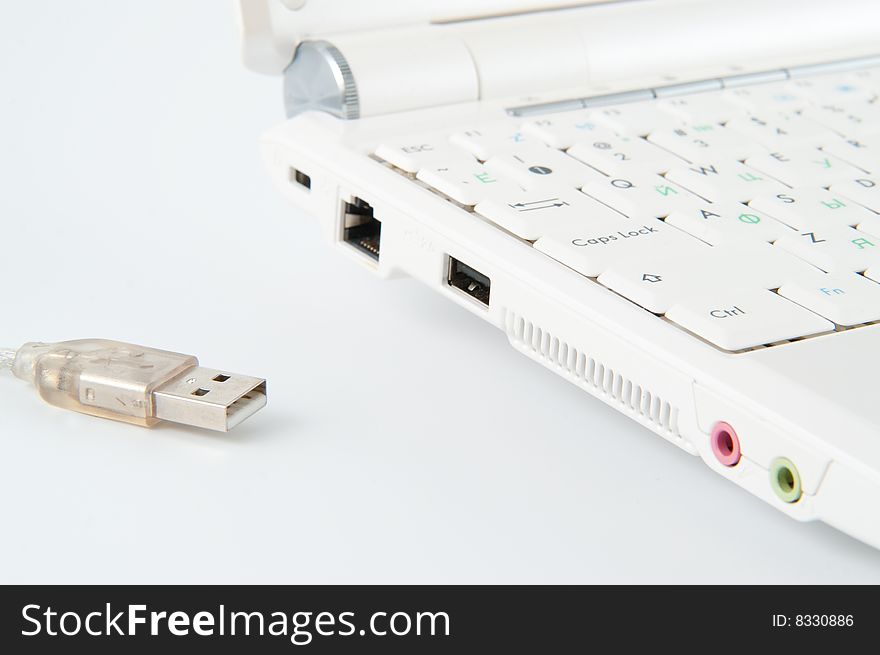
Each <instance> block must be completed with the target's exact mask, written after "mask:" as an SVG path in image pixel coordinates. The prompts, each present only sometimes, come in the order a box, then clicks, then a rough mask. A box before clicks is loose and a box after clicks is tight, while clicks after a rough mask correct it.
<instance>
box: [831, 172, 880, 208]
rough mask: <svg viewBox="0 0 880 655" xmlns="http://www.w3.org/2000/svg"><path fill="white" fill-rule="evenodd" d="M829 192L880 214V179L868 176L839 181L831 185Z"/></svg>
mask: <svg viewBox="0 0 880 655" xmlns="http://www.w3.org/2000/svg"><path fill="white" fill-rule="evenodd" d="M829 191H831V193H839V194H840V195H842V196H843V197H844V198H849V199H850V200H852V201H853V202H857V203H858V204H860V205H861V206H862V207H867V208H868V209H870V210H871V211H873V212H877V213H880V178H876V177H870V176H867V175H866V176H862V177H859V176H856V177H853V178H849V179H846V180H839V181H837V182H835V183H834V184H832V185H831V188H830V189H829Z"/></svg>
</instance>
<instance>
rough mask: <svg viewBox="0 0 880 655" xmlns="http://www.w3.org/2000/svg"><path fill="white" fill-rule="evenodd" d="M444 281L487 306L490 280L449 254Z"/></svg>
mask: <svg viewBox="0 0 880 655" xmlns="http://www.w3.org/2000/svg"><path fill="white" fill-rule="evenodd" d="M446 283H447V284H448V285H449V286H451V287H454V288H456V289H458V290H459V291H461V292H462V293H464V294H467V295H468V296H470V297H471V298H474V299H475V300H476V301H477V302H479V303H481V304H483V305H485V306H486V307H488V306H489V290H490V288H491V286H492V281H491V280H490V279H489V277H488V276H486V275H483V274H482V273H480V272H479V271H478V270H477V269H475V268H472V267H470V266H468V265H467V264H465V263H463V262H460V261H458V260H457V259H456V258H455V257H452V256H451V255H450V256H449V265H448V266H447V269H446Z"/></svg>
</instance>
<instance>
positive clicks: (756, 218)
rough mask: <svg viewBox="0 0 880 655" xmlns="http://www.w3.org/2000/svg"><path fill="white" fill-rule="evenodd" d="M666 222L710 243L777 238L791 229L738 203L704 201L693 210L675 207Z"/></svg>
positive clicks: (769, 240)
mask: <svg viewBox="0 0 880 655" xmlns="http://www.w3.org/2000/svg"><path fill="white" fill-rule="evenodd" d="M666 223H668V224H669V225H673V226H675V227H677V228H678V229H680V230H683V231H685V232H687V233H688V234H691V235H693V236H695V237H697V238H698V239H701V240H702V241H705V242H706V243H710V244H712V245H713V246H715V245H720V244H723V243H729V242H731V241H733V242H738V241H747V242H752V241H766V242H772V241H776V240H777V239H778V238H779V237H781V236H782V235H783V234H785V233H787V232H792V231H793V230H792V228H790V227H788V226H787V225H785V224H784V223H780V222H779V221H777V220H776V219H773V218H771V217H769V216H767V215H766V214H763V213H761V212H758V211H756V210H754V209H752V208H751V207H747V206H745V205H742V204H740V203H733V202H720V203H707V204H705V205H701V206H699V207H696V208H694V209H676V210H675V211H673V212H672V213H671V214H669V216H667V217H666Z"/></svg>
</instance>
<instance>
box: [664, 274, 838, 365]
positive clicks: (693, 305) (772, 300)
mask: <svg viewBox="0 0 880 655" xmlns="http://www.w3.org/2000/svg"><path fill="white" fill-rule="evenodd" d="M666 318H668V319H669V320H671V321H672V322H674V323H677V324H678V325H680V326H682V327H683V328H685V329H686V330H690V331H691V332H693V333H694V334H697V335H699V336H701V337H702V338H703V339H705V340H706V341H709V342H710V343H713V344H715V345H716V346H718V347H719V348H723V349H724V350H743V349H745V348H752V347H755V346H762V345H766V344H771V343H775V342H777V341H784V340H787V339H795V338H798V337H804V336H808V335H813V334H820V333H822V332H830V331H832V330H833V329H834V324H833V323H831V322H830V321H828V320H826V319H824V318H822V317H821V316H819V315H818V314H815V313H813V312H811V311H809V310H807V309H804V308H803V307H800V306H799V305H796V304H795V303H793V302H791V301H789V300H786V299H785V298H782V297H781V296H779V295H778V294H776V293H774V292H773V291H767V290H766V289H739V290H735V289H728V288H722V289H717V290H715V291H703V292H699V293H696V294H694V295H692V296H690V297H687V298H685V299H683V300H681V301H680V302H679V303H678V304H676V305H674V306H673V307H672V308H671V309H670V310H669V311H668V312H666Z"/></svg>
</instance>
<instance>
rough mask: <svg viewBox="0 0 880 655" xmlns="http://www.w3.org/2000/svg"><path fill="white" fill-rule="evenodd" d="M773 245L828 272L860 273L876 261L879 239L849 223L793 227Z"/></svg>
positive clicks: (878, 260)
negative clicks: (844, 224) (813, 227)
mask: <svg viewBox="0 0 880 655" xmlns="http://www.w3.org/2000/svg"><path fill="white" fill-rule="evenodd" d="M774 246H775V247H776V248H780V249H782V250H785V251H786V252H789V253H791V254H792V255H795V256H796V257H800V258H801V259H803V260H804V261H807V262H809V263H811V264H813V265H814V266H817V267H818V268H821V269H822V270H823V271H826V272H828V273H861V272H862V271H865V270H867V269H868V268H871V267H873V266H877V265H878V264H880V239H877V238H875V237H871V236H869V235H867V234H864V233H863V232H859V231H858V230H854V229H853V228H851V227H836V228H827V229H812V230H803V231H796V232H793V233H791V234H787V235H785V236H782V237H780V238H779V239H778V240H777V241H776V243H775V244H774Z"/></svg>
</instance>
